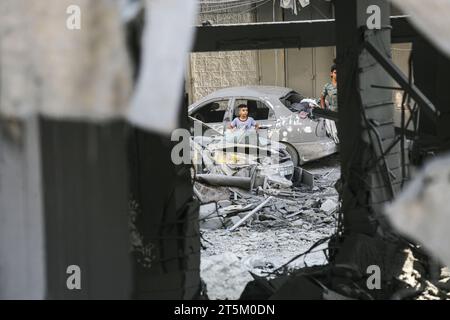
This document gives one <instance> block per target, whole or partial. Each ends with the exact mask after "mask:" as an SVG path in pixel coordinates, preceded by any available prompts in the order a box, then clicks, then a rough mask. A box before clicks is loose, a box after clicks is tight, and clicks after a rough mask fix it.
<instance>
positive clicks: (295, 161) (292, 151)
mask: <svg viewBox="0 0 450 320" xmlns="http://www.w3.org/2000/svg"><path fill="white" fill-rule="evenodd" d="M284 145H285V146H286V151H287V152H288V153H289V155H290V156H291V159H292V163H293V164H294V167H298V166H299V165H300V157H299V155H298V152H297V150H295V148H294V147H293V146H291V145H290V144H284Z"/></svg>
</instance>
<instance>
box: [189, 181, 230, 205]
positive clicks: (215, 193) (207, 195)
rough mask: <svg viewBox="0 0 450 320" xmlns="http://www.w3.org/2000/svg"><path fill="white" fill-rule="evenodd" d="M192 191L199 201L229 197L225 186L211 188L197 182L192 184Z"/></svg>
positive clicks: (212, 200)
mask: <svg viewBox="0 0 450 320" xmlns="http://www.w3.org/2000/svg"><path fill="white" fill-rule="evenodd" d="M195 190H197V192H195ZM194 192H195V194H196V196H197V198H198V200H199V201H200V202H201V203H209V202H217V201H221V200H229V198H230V192H229V191H228V189H227V188H223V187H215V188H212V187H209V186H207V185H204V184H201V183H198V182H196V183H195V184H194Z"/></svg>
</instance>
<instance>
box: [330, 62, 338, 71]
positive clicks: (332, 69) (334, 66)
mask: <svg viewBox="0 0 450 320" xmlns="http://www.w3.org/2000/svg"><path fill="white" fill-rule="evenodd" d="M336 69H337V68H336V65H335V64H333V65H332V66H331V71H330V72H333V71H335V70H336Z"/></svg>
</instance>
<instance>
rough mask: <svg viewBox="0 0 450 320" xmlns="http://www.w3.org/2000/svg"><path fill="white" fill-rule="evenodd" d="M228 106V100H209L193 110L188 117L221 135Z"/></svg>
mask: <svg viewBox="0 0 450 320" xmlns="http://www.w3.org/2000/svg"><path fill="white" fill-rule="evenodd" d="M229 106H230V99H229V98H221V99H215V100H209V101H207V102H205V103H203V104H202V105H200V106H199V107H197V108H195V110H194V111H193V112H192V113H191V114H190V116H191V117H193V118H195V119H197V120H200V121H202V122H203V123H205V124H206V125H207V126H209V127H211V128H213V129H214V130H217V131H218V132H220V133H223V132H224V128H225V127H226V123H225V121H224V118H225V116H226V114H227V111H228V110H229ZM206 135H208V134H206Z"/></svg>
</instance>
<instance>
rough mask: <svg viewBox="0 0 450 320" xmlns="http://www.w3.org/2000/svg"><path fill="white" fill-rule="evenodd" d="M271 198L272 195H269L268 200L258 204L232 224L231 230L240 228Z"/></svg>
mask: <svg viewBox="0 0 450 320" xmlns="http://www.w3.org/2000/svg"><path fill="white" fill-rule="evenodd" d="M270 200H272V197H268V198H267V199H266V200H264V201H263V202H262V203H261V204H260V205H258V206H257V207H256V208H255V209H253V210H252V211H250V212H249V213H248V214H247V215H246V216H245V217H244V218H242V219H241V220H240V221H239V222H238V223H236V224H235V225H234V226H232V227H231V228H230V229H229V230H230V231H233V230H236V229H237V228H239V227H240V226H241V225H242V224H243V223H244V222H245V221H247V220H248V219H249V218H250V217H251V216H253V215H254V214H255V213H257V212H258V211H259V210H261V209H262V208H263V207H264V206H265V205H266V204H267V203H268V202H269V201H270Z"/></svg>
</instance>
